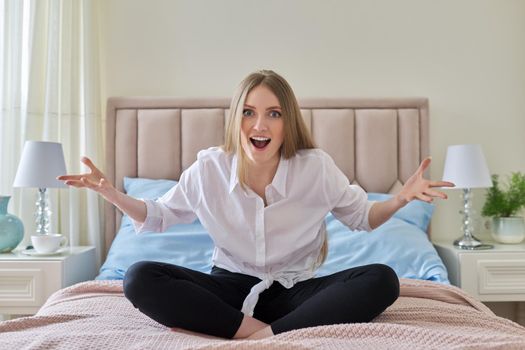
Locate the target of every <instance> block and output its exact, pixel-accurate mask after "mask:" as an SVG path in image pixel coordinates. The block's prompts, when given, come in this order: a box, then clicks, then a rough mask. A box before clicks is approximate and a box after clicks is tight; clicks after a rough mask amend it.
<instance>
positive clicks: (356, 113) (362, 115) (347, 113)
mask: <svg viewBox="0 0 525 350" xmlns="http://www.w3.org/2000/svg"><path fill="white" fill-rule="evenodd" d="M229 105H230V100H229V99H227V98H209V99H203V98H194V99H193V98H191V99H190V98H161V97H112V98H110V99H109V100H108V105H107V129H106V130H107V134H106V137H107V139H106V159H107V163H106V169H105V173H106V175H107V177H108V178H109V180H110V181H111V182H112V183H114V184H115V185H116V187H117V188H118V189H120V190H122V179H123V177H124V176H129V177H144V178H153V179H175V180H176V179H178V178H179V176H180V174H181V172H182V171H183V170H184V169H186V168H187V167H188V166H190V165H191V164H192V163H193V162H194V161H195V159H196V158H197V152H198V151H199V150H201V149H204V148H208V147H211V146H217V145H221V144H222V143H223V141H224V127H225V121H226V119H227V117H228V111H229ZM299 105H300V106H301V110H302V114H303V117H304V119H305V121H306V124H307V125H308V127H309V128H310V131H311V132H312V135H313V138H314V140H315V142H316V144H317V146H318V147H320V148H322V149H324V150H325V151H326V152H328V153H329V154H330V155H331V156H332V158H333V159H334V160H335V162H336V164H337V165H338V166H339V168H340V169H341V170H342V171H343V172H344V173H345V174H346V175H347V176H348V178H349V179H350V181H351V182H353V183H358V184H359V185H361V186H362V187H363V188H364V189H365V190H366V191H367V192H382V193H389V192H391V193H394V192H396V191H397V190H398V189H399V188H400V186H401V185H402V184H403V183H404V182H405V181H406V180H407V179H408V177H409V176H410V175H411V174H412V173H413V172H414V171H415V170H416V169H417V167H418V165H419V163H420V161H421V160H422V159H423V158H425V157H426V156H428V155H429V137H428V136H429V135H428V130H429V122H428V100H427V99H426V98H385V99H351V98H337V99H329V98H317V99H302V100H301V99H300V100H299ZM120 219H121V214H120V212H119V211H118V210H117V209H116V208H115V207H114V206H112V205H109V204H107V203H106V208H105V225H106V227H105V244H106V247H105V251H106V252H107V250H108V249H109V247H110V245H111V242H112V241H113V238H114V237H115V234H116V232H117V230H118V226H119V225H120Z"/></svg>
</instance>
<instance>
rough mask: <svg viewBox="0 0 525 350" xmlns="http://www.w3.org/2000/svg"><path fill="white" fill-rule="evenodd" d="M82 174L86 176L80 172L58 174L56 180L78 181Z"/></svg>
mask: <svg viewBox="0 0 525 350" xmlns="http://www.w3.org/2000/svg"><path fill="white" fill-rule="evenodd" d="M82 176H86V174H82V175H60V176H57V180H61V181H68V180H76V181H80V178H81V177H82Z"/></svg>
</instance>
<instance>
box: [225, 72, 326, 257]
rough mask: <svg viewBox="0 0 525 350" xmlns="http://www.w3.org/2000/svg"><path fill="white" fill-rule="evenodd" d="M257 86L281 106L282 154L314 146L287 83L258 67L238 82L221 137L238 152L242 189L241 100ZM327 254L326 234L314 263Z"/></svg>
mask: <svg viewBox="0 0 525 350" xmlns="http://www.w3.org/2000/svg"><path fill="white" fill-rule="evenodd" d="M259 85H264V86H265V87H267V88H269V89H270V90H271V91H272V92H273V93H274V95H275V96H276V97H277V99H278V100H279V104H280V105H281V115H282V118H283V122H284V139H283V144H282V146H281V155H282V156H283V157H284V158H285V159H288V158H291V157H293V156H294V155H295V154H296V153H297V151H298V150H301V149H310V148H315V147H316V146H315V144H314V142H313V140H312V136H311V135H310V132H309V131H308V128H307V127H306V124H305V123H304V120H303V118H302V115H301V110H300V108H299V104H298V103H297V99H296V97H295V94H294V92H293V90H292V88H291V86H290V85H289V84H288V82H287V81H286V80H285V79H284V78H283V77H281V76H280V75H279V74H277V73H275V72H274V71H271V70H259V71H255V72H253V73H251V74H249V75H248V76H247V77H246V78H244V79H243V80H242V81H241V83H240V84H239V86H238V87H237V90H236V91H235V93H234V95H233V98H232V101H231V105H230V114H229V119H228V123H227V126H226V135H225V137H224V139H225V142H224V145H223V146H222V148H223V149H224V151H226V152H228V153H233V154H236V155H237V177H238V179H239V183H240V185H241V186H242V187H243V188H244V187H245V186H246V169H247V167H246V163H247V160H246V153H245V152H244V149H243V148H242V144H241V123H242V118H243V110H244V103H245V101H246V96H248V93H249V92H250V91H251V90H252V89H253V88H255V87H257V86H259ZM327 253H328V241H327V237H326V236H325V238H324V242H323V246H322V247H321V252H320V254H319V258H318V260H317V264H318V265H317V266H319V265H321V264H322V263H323V262H324V260H325V259H326V255H327Z"/></svg>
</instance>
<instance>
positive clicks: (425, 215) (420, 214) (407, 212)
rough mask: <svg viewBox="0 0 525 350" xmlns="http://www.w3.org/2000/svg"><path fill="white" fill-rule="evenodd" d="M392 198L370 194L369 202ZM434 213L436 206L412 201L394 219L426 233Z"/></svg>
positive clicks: (387, 195) (389, 195) (390, 196)
mask: <svg viewBox="0 0 525 350" xmlns="http://www.w3.org/2000/svg"><path fill="white" fill-rule="evenodd" d="M390 198H392V195H391V194H386V193H372V192H370V193H368V200H371V201H378V202H383V201H386V200H388V199H390ZM433 212H434V205H433V204H430V203H427V202H423V201H418V200H416V201H411V202H409V203H408V204H407V205H405V206H404V207H403V208H401V209H399V210H398V211H397V212H396V213H395V214H394V217H395V218H398V219H401V220H403V221H406V222H408V223H409V224H413V225H416V226H417V227H419V228H420V229H421V230H423V231H426V230H427V229H428V224H429V223H430V219H431V218H432V213H433Z"/></svg>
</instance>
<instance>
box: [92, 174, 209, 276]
mask: <svg viewBox="0 0 525 350" xmlns="http://www.w3.org/2000/svg"><path fill="white" fill-rule="evenodd" d="M176 183H177V182H176V181H172V180H151V179H142V178H128V177H125V178H124V190H125V191H126V193H127V194H128V195H130V196H132V197H135V198H144V199H156V198H158V197H160V196H162V195H163V194H164V193H166V192H167V191H168V190H169V189H170V188H172V187H173V186H175V184H176ZM212 253H213V241H212V240H211V238H210V236H209V234H208V232H206V230H205V229H204V227H202V225H201V223H200V222H199V221H198V220H197V221H195V222H193V223H191V224H181V225H173V226H170V227H169V228H168V230H167V231H166V232H160V233H145V234H140V235H137V234H136V233H135V229H134V227H133V224H132V223H131V220H130V218H129V217H128V216H127V215H123V216H122V221H121V224H120V229H119V231H118V233H117V235H116V237H115V239H114V240H113V243H112V244H111V248H110V249H109V252H108V256H107V258H106V261H105V262H104V264H103V265H102V267H101V268H100V273H99V275H98V276H97V277H96V279H98V280H121V279H123V278H124V274H125V273H126V271H127V269H128V267H129V266H131V265H132V264H133V263H135V262H138V261H142V260H150V261H160V262H167V263H170V264H175V265H180V266H185V267H188V268H190V269H193V270H197V271H201V272H206V273H208V272H210V270H211V256H212Z"/></svg>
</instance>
